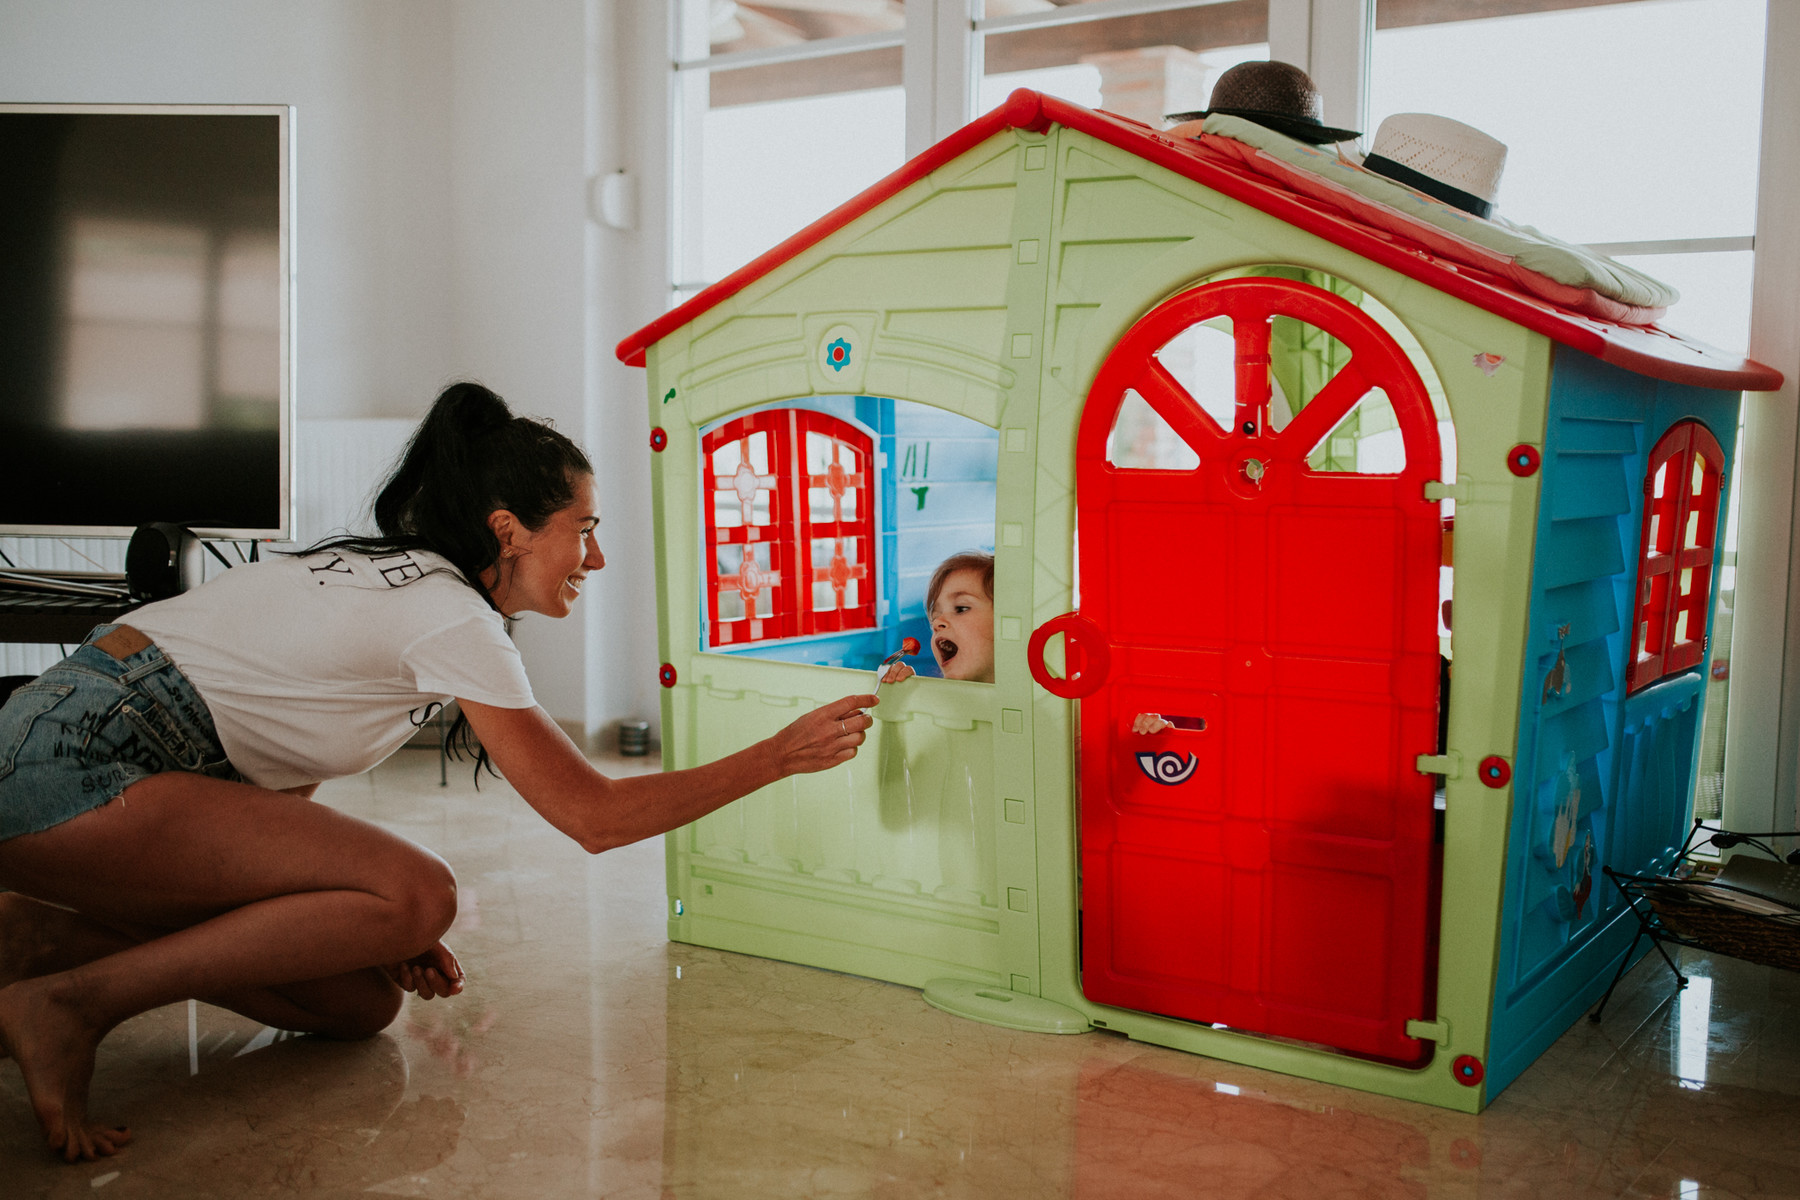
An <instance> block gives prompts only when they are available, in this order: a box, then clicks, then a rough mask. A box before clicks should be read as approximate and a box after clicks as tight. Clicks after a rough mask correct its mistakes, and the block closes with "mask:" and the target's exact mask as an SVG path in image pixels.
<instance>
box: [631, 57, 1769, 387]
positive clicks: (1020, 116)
mask: <svg viewBox="0 0 1800 1200" xmlns="http://www.w3.org/2000/svg"><path fill="white" fill-rule="evenodd" d="M1052 125H1064V126H1067V127H1068V128H1070V129H1078V130H1080V131H1081V132H1083V133H1086V134H1089V135H1091V136H1093V137H1095V138H1098V139H1099V140H1100V141H1103V142H1105V143H1107V144H1108V145H1110V146H1116V147H1118V148H1119V149H1121V150H1126V151H1129V152H1130V153H1132V154H1135V155H1137V156H1138V157H1139V158H1142V159H1144V160H1145V161H1147V162H1153V163H1155V164H1156V165H1157V166H1160V167H1166V168H1167V169H1168V170H1171V171H1173V172H1175V173H1176V174H1178V175H1183V176H1186V177H1187V178H1189V179H1192V180H1194V181H1196V182H1198V183H1202V184H1205V185H1206V186H1207V187H1209V188H1212V189H1213V190H1214V191H1217V192H1219V193H1221V194H1222V195H1226V196H1230V197H1231V198H1232V199H1234V200H1239V201H1242V202H1243V203H1245V204H1248V205H1250V206H1251V207H1252V208H1256V209H1259V210H1260V211H1262V212H1265V213H1268V214H1269V215H1270V216H1272V217H1278V218H1280V219H1281V220H1283V221H1286V222H1287V223H1288V224H1290V225H1292V226H1294V227H1295V228H1297V229H1303V230H1305V231H1306V232H1308V233H1312V234H1316V235H1318V236H1319V237H1322V238H1325V239H1326V240H1327V241H1330V242H1332V243H1334V244H1336V245H1339V246H1342V247H1343V248H1344V249H1346V250H1350V251H1353V252H1354V253H1356V254H1360V255H1361V256H1363V257H1364V258H1367V259H1369V260H1370V261H1371V262H1377V263H1380V264H1381V265H1382V266H1385V267H1390V268H1392V269H1393V270H1395V271H1398V272H1399V273H1400V274H1402V275H1406V276H1409V277H1411V278H1413V279H1417V280H1419V281H1420V282H1421V283H1426V284H1429V285H1431V286H1432V287H1434V288H1437V289H1438V290H1439V291H1441V292H1443V293H1445V294H1446V295H1450V296H1455V297H1456V298H1457V299H1459V300H1466V301H1468V302H1469V303H1471V304H1474V305H1477V306H1478V307H1480V308H1483V309H1486V310H1487V311H1488V312H1491V313H1493V314H1495V315H1496V316H1500V317H1504V318H1506V319H1507V320H1509V321H1512V322H1513V323H1515V324H1517V325H1521V326H1523V327H1524V328H1526V329H1530V330H1532V331H1533V332H1536V333H1541V334H1543V335H1544V336H1545V337H1548V338H1550V339H1552V340H1553V341H1556V342H1559V343H1561V344H1562V345H1565V346H1569V347H1572V348H1573V349H1576V350H1580V351H1582V352H1583V353H1586V354H1591V355H1593V356H1594V357H1595V358H1598V359H1600V360H1602V361H1603V362H1609V363H1612V364H1613V365H1615V366H1619V367H1623V368H1625V369H1626V370H1629V371H1635V372H1637V373H1638V374H1641V375H1648V376H1650V377H1651V378H1653V379H1663V380H1667V381H1669V382H1671V383H1684V384H1692V385H1695V386H1697V387H1706V388H1717V389H1721V390H1732V391H1735V390H1744V391H1753V392H1761V391H1773V390H1774V389H1776V388H1778V387H1780V386H1781V373H1780V372H1779V371H1776V370H1774V369H1772V368H1770V367H1765V366H1763V365H1762V364H1761V363H1758V362H1753V361H1751V360H1750V359H1747V358H1744V357H1743V356H1741V355H1736V354H1727V353H1726V352H1724V351H1722V350H1718V349H1715V348H1714V347H1712V346H1708V345H1706V344H1705V343H1704V342H1697V341H1694V340H1692V339H1690V338H1685V337H1683V336H1681V335H1680V334H1677V333H1671V332H1669V331H1667V330H1664V329H1662V328H1660V327H1659V326H1654V325H1651V326H1638V325H1616V324H1613V323H1611V322H1608V321H1602V320H1598V319H1596V318H1594V317H1589V316H1583V315H1580V314H1577V313H1572V312H1569V311H1568V310H1566V309H1562V308H1558V307H1557V306H1555V305H1553V304H1550V303H1548V302H1546V301H1544V300H1541V299H1539V298H1537V297H1535V296H1529V295H1526V294H1524V293H1522V292H1520V291H1519V290H1518V289H1516V288H1515V287H1513V286H1512V285H1511V284H1510V283H1508V282H1506V281H1504V280H1501V279H1499V278H1498V277H1496V276H1493V275H1489V274H1487V273H1486V272H1483V271H1479V270H1475V269H1472V268H1470V267H1466V266H1461V265H1458V264H1454V263H1450V262H1447V261H1445V260H1443V259H1441V258H1438V257H1437V256H1435V255H1433V254H1431V253H1430V252H1428V251H1427V250H1425V249H1424V248H1422V247H1420V246H1418V245H1415V244H1412V243H1409V242H1407V241H1406V240H1405V239H1403V238H1399V237H1396V236H1395V235H1393V234H1391V233H1388V232H1385V231H1381V230H1377V229H1375V228H1374V227H1372V226H1369V225H1364V224H1362V223H1361V222H1359V221H1356V220H1355V219H1353V218H1352V217H1350V216H1348V215H1346V214H1344V213H1342V212H1339V211H1336V210H1333V209H1328V208H1325V207H1323V206H1321V205H1318V204H1316V203H1314V202H1313V201H1311V200H1309V199H1307V198H1306V197H1304V196H1300V195H1297V194H1295V193H1293V192H1290V191H1288V190H1287V189H1285V188H1283V187H1281V186H1280V185H1279V184H1277V183H1275V182H1274V181H1272V180H1269V179H1266V178H1264V177H1262V176H1260V175H1257V174H1255V173H1254V172H1251V171H1249V170H1247V169H1245V168H1243V167H1241V166H1239V165H1237V164H1236V163H1234V162H1231V161H1229V160H1223V159H1221V158H1219V157H1218V156H1216V155H1211V154H1208V153H1206V152H1205V151H1204V150H1203V149H1202V148H1201V144H1200V143H1199V142H1198V141H1195V140H1194V139H1191V138H1170V137H1165V136H1164V135H1162V134H1160V133H1157V132H1156V131H1155V130H1153V129H1151V128H1150V127H1149V126H1147V125H1144V124H1142V123H1140V122H1138V121H1132V120H1128V119H1126V118H1124V117H1120V116H1115V115H1114V114H1112V113H1107V112H1096V111H1094V110H1093V109H1087V108H1082V107H1081V106H1080V105H1077V104H1070V103H1069V102H1067V101H1066V100H1059V99H1057V98H1056V97H1054V96H1045V95H1042V94H1040V93H1038V92H1033V91H1029V90H1026V89H1023V88H1021V89H1020V90H1018V91H1016V92H1014V93H1013V94H1012V95H1010V96H1008V97H1007V98H1006V102H1005V103H1004V104H1002V105H1000V107H998V108H996V109H994V110H993V111H992V112H989V113H987V114H986V115H985V116H982V117H978V118H976V119H975V120H974V121H972V122H970V123H969V124H968V125H965V126H964V127H963V128H961V129H959V130H957V131H956V132H955V133H953V134H951V135H950V136H949V137H947V138H945V139H944V140H943V141H941V142H939V143H938V144H937V145H935V146H933V147H931V148H930V149H929V150H927V151H925V152H924V153H923V154H921V155H919V156H918V157H917V158H914V159H913V160H912V161H910V162H908V163H907V164H906V165H905V166H903V167H901V168H900V169H899V170H898V171H895V172H894V173H893V174H892V175H889V176H888V177H887V178H885V179H883V180H881V182H879V183H877V184H876V185H875V186H873V187H871V188H869V189H868V190H867V191H864V192H862V193H860V194H859V195H857V196H854V197H852V198H851V199H850V200H848V201H846V202H845V203H843V204H841V205H839V206H838V207H837V208H834V209H832V210H831V211H830V212H828V213H826V214H825V215H824V216H823V217H820V218H819V219H818V220H817V221H814V222H813V223H812V224H811V225H808V226H807V227H806V228H805V229H802V230H801V231H800V232H799V233H796V234H795V235H794V236H793V237H790V238H788V239H787V240H786V241H784V242H782V243H781V244H780V245H778V246H776V247H775V248H773V249H772V250H769V251H768V252H766V253H764V254H762V255H759V256H758V257H756V258H754V259H752V260H751V261H750V262H748V263H746V264H745V265H744V266H742V267H740V268H738V269H737V270H736V271H733V272H732V273H731V274H730V275H727V276H726V277H725V278H724V279H721V280H720V281H719V282H718V283H715V284H713V285H712V286H711V287H709V288H707V289H706V290H705V291H703V292H701V293H700V294H699V295H697V296H694V297H693V298H692V299H690V300H688V301H687V302H686V303H685V304H682V305H681V306H680V307H678V308H675V309H672V310H670V311H669V312H667V313H664V314H663V315H662V316H661V317H658V318H657V319H656V320H654V321H652V322H650V324H648V325H646V326H644V327H643V328H642V329H640V330H638V331H637V332H636V333H634V334H632V335H631V336H630V337H627V338H626V339H625V340H624V341H622V342H620V343H619V346H618V351H617V353H618V356H619V360H620V361H621V362H624V363H626V364H627V365H629V366H634V367H641V366H643V365H644V352H645V350H646V349H648V348H649V347H650V346H651V345H653V344H655V343H656V342H658V341H660V340H661V339H662V338H664V337H665V336H667V335H668V334H669V333H671V332H673V331H674V330H676V329H679V328H681V327H682V326H683V325H686V324H687V323H688V322H689V321H692V320H693V319H694V318H695V317H697V316H699V315H700V314H701V313H703V312H705V311H707V310H708V309H710V308H711V307H713V305H715V304H718V303H719V302H720V301H722V300H725V299H727V298H728V297H731V296H733V295H736V294H737V293H738V292H739V291H741V290H743V289H744V288H745V287H746V286H748V285H749V284H750V283H751V282H753V281H755V280H757V279H760V278H761V277H762V276H764V275H766V274H768V273H769V272H770V271H773V270H774V269H775V268H776V267H778V266H780V265H781V264H782V263H784V262H787V261H788V260H789V259H791V258H793V257H795V256H796V255H798V254H800V253H801V252H802V251H804V250H806V249H807V248H808V247H810V246H812V245H814V244H816V243H818V242H820V241H822V240H824V239H825V238H826V237H827V236H829V235H830V234H832V233H834V232H836V231H837V230H839V229H841V228H843V227H844V226H845V225H848V224H849V223H850V222H851V221H854V220H855V219H856V218H858V217H860V216H862V215H863V214H864V213H866V212H868V211H869V210H870V209H873V208H874V207H876V206H877V205H879V204H881V203H882V202H883V201H885V200H887V199H889V198H890V197H892V196H894V195H896V194H897V193H899V192H900V191H901V190H903V189H905V188H907V187H909V186H911V185H912V184H914V183H916V182H918V181H919V180H921V179H923V178H925V177H926V176H927V175H929V174H931V173H932V172H933V171H935V170H937V169H938V168H939V167H941V166H943V165H944V164H946V163H948V162H950V161H951V160H952V159H955V158H957V157H958V156H960V155H962V154H963V153H965V152H967V151H968V150H970V149H972V148H974V147H975V146H977V145H980V144H981V143H982V142H984V141H986V140H987V139H988V138H990V137H992V136H994V135H995V134H996V133H999V132H1001V131H1002V130H1006V129H1027V130H1031V131H1033V132H1039V133H1041V132H1044V131H1046V130H1048V129H1049V128H1050V127H1051V126H1052Z"/></svg>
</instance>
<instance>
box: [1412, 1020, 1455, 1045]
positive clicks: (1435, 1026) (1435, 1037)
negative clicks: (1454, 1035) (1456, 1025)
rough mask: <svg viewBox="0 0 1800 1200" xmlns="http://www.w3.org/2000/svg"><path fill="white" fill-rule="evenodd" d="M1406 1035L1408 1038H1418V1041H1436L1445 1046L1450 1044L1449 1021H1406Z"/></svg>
mask: <svg viewBox="0 0 1800 1200" xmlns="http://www.w3.org/2000/svg"><path fill="white" fill-rule="evenodd" d="M1406 1036H1407V1037H1409V1038H1418V1039H1419V1040H1420V1041H1425V1042H1436V1043H1437V1044H1438V1045H1440V1046H1447V1045H1449V1044H1450V1022H1448V1021H1444V1020H1437V1021H1408V1022H1407V1023H1406Z"/></svg>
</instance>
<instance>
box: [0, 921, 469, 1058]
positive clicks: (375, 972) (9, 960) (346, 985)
mask: <svg viewBox="0 0 1800 1200" xmlns="http://www.w3.org/2000/svg"><path fill="white" fill-rule="evenodd" d="M172 932H174V931H173V930H169V929H158V928H153V927H150V926H134V927H129V928H126V927H120V926H115V925H106V924H102V923H101V922H99V921H96V920H94V919H93V918H91V917H87V916H84V915H82V914H81V913H78V912H73V911H71V910H69V909H66V908H58V907H56V906H55V905H53V904H45V903H42V902H41V901H37V900H33V899H31V898H30V897H29V896H23V895H20V894H19V893H17V892H5V893H0V988H5V987H6V986H7V985H8V984H13V983H17V982H19V981H20V980H22V979H37V978H39V977H40V976H44V975H54V974H56V973H57V972H59V971H68V970H73V969H74V968H75V967H79V966H83V965H85V964H87V963H90V962H93V961H94V960H95V959H99V958H105V957H106V956H107V955H109V954H117V953H118V952H119V951H121V950H126V949H129V948H130V947H132V946H136V945H138V944H140V943H142V942H147V941H150V940H151V939H152V938H159V937H163V936H166V935H167V934H169V933H172ZM409 990H416V989H409ZM437 994H449V992H448V989H446V990H444V991H442V992H436V993H432V995H437ZM198 998H199V999H202V1000H205V1001H206V1002H207V1003H208V1004H212V1005H215V1006H217V1007H219V1008H225V1009H230V1010H231V1011H232V1012H235V1013H239V1014H241V1015H243V1016H246V1017H249V1018H250V1019H252V1020H254V1021H260V1022H262V1023H263V1024H264V1025H272V1026H274V1027H275V1028H277V1029H287V1030H292V1031H293V1032H296V1033H322V1034H328V1035H335V1036H338V1037H346V1038H348V1037H359V1036H368V1035H371V1034H374V1033H377V1032H379V1031H380V1030H382V1029H385V1028H387V1026H388V1024H389V1023H390V1022H391V1021H392V1019H393V1015H395V1014H397V1013H398V1011H399V1007H400V1000H401V996H400V988H399V987H397V986H395V985H394V980H393V967H392V966H388V967H383V968H368V969H366V970H361V971H351V972H349V973H347V974H344V975H339V976H335V977H333V978H331V979H314V980H306V981H303V982H300V983H293V984H287V985H283V986H281V987H268V988H251V989H248V990H246V991H241V992H234V993H232V994H230V995H223V996H202V997H198ZM427 998H428V999H429V998H431V995H428V996H427ZM383 1013H387V1014H389V1015H388V1016H387V1018H386V1019H382V1014H383ZM347 1018H348V1020H347ZM350 1021H354V1025H352V1024H351V1023H350ZM4 1057H6V1050H5V1047H4V1046H0V1058H4Z"/></svg>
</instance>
